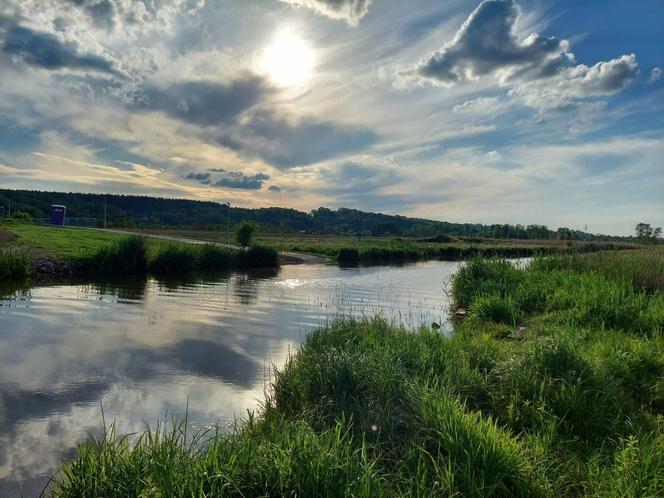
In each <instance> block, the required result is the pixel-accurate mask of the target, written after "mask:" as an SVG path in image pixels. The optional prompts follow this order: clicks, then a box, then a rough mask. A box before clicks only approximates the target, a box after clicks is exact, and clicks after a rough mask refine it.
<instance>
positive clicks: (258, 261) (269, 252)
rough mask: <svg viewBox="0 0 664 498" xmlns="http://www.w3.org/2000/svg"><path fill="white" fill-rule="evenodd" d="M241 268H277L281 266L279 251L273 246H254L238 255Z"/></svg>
mask: <svg viewBox="0 0 664 498" xmlns="http://www.w3.org/2000/svg"><path fill="white" fill-rule="evenodd" d="M237 258H238V265H239V266H240V268H244V269H247V268H276V267H278V266H279V253H278V252H277V250H276V249H274V248H273V247H266V246H252V247H250V248H249V249H247V250H245V251H240V252H239V253H238V255H237Z"/></svg>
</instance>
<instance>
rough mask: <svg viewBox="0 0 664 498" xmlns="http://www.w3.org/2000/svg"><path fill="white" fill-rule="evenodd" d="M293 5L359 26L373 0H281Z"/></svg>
mask: <svg viewBox="0 0 664 498" xmlns="http://www.w3.org/2000/svg"><path fill="white" fill-rule="evenodd" d="M281 1H282V2H286V3H289V4H291V5H298V6H303V7H308V8H310V9H313V10H315V11H317V12H319V13H321V14H323V15H325V16H327V17H329V18H331V19H338V20H343V21H346V22H347V23H348V24H350V25H351V26H357V24H358V23H359V22H360V19H362V18H363V17H364V16H365V15H367V13H368V12H369V7H371V4H372V3H373V0H281Z"/></svg>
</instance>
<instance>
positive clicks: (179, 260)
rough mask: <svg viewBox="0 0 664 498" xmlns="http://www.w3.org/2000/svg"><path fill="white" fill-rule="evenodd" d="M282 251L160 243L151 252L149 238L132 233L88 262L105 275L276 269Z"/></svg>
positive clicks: (88, 267) (89, 267)
mask: <svg viewBox="0 0 664 498" xmlns="http://www.w3.org/2000/svg"><path fill="white" fill-rule="evenodd" d="M277 266H279V254H278V253H277V251H276V250H275V249H273V248H269V247H262V246H252V247H250V248H248V249H246V250H243V251H233V250H231V249H229V248H226V247H222V246H218V245H215V244H205V245H188V244H171V245H162V244H160V245H159V246H158V248H157V249H156V251H151V249H150V245H149V242H148V240H147V239H145V238H143V237H140V236H131V237H128V238H126V239H123V240H120V241H118V242H115V243H114V244H112V245H109V246H107V247H103V248H102V249H100V250H99V251H98V252H97V253H96V254H95V255H94V256H93V257H91V258H89V259H88V260H86V261H85V262H84V268H85V269H86V270H87V271H88V272H90V273H98V274H102V275H144V274H146V273H148V272H150V273H154V274H157V275H173V274H180V273H192V272H196V271H205V270H215V271H226V270H230V269H235V268H238V269H250V268H274V267H277Z"/></svg>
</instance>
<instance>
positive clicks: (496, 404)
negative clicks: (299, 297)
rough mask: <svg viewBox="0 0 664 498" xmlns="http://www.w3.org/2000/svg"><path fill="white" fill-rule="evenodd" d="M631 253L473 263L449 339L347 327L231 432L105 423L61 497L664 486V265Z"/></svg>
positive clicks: (657, 257)
mask: <svg viewBox="0 0 664 498" xmlns="http://www.w3.org/2000/svg"><path fill="white" fill-rule="evenodd" d="M632 256H633V258H634V259H630V255H629V254H624V255H623V254H620V255H619V257H624V258H626V259H625V260H624V261H625V263H624V264H623V266H622V267H621V268H622V269H621V270H615V269H611V270H604V267H603V266H602V265H603V264H604V263H606V262H608V261H607V260H606V259H602V258H606V257H607V256H604V255H602V256H576V258H579V257H581V258H588V259H581V260H578V259H564V260H563V259H550V258H549V259H540V260H537V261H535V262H534V263H533V264H532V265H531V267H529V268H528V269H525V270H523V269H515V268H513V267H512V266H511V265H510V264H508V263H506V262H504V261H482V260H474V261H472V262H471V263H470V264H469V265H468V266H467V267H466V268H464V269H463V270H461V271H460V273H459V275H458V276H457V278H456V280H455V281H454V284H453V289H452V290H453V296H454V298H455V300H456V301H457V305H459V306H464V307H466V308H467V309H468V314H469V318H468V319H467V320H465V321H464V323H462V324H460V325H458V327H457V329H456V331H455V333H454V335H453V336H452V337H451V338H446V337H444V336H443V335H441V334H440V333H438V332H437V331H432V330H429V329H422V330H419V331H417V332H415V333H413V332H409V331H406V330H403V329H399V328H395V327H392V326H389V325H388V324H386V323H385V322H384V321H381V320H380V319H373V320H370V321H361V322H358V321H339V322H336V323H334V324H332V325H330V326H329V327H327V328H324V329H320V330H317V331H315V332H314V333H312V334H311V335H309V336H308V337H307V339H306V340H305V341H304V344H303V345H302V347H301V348H300V349H299V351H298V352H297V353H296V354H295V355H294V356H293V357H292V358H291V359H290V360H289V361H288V363H287V364H286V366H285V367H284V368H283V369H281V370H279V371H278V372H277V373H276V377H275V379H274V383H273V385H272V387H271V389H270V391H269V395H268V397H267V400H266V401H265V404H264V406H263V408H262V409H261V412H260V414H259V415H258V416H251V417H250V418H249V420H248V421H246V422H244V423H241V424H239V425H238V426H237V428H236V429H235V430H234V431H232V432H231V433H230V434H225V433H216V434H208V435H206V436H201V437H200V439H197V440H196V441H194V442H193V443H192V442H191V441H190V440H188V439H187V438H186V436H185V434H184V429H185V428H186V425H181V426H179V427H176V428H174V429H173V430H160V429H157V430H155V431H151V432H146V433H145V434H143V435H141V436H140V438H139V439H138V441H134V442H131V441H130V440H129V439H128V438H121V437H116V435H115V434H114V433H113V431H108V432H107V433H106V435H105V437H104V439H103V440H100V441H93V442H90V443H88V444H85V445H82V446H81V447H80V449H79V457H78V458H77V459H76V460H74V461H72V462H71V463H69V464H68V465H67V466H66V467H65V470H64V473H63V474H62V475H61V477H60V480H59V482H58V483H57V484H56V485H55V487H54V488H53V490H52V492H53V495H54V496H56V497H68V496H108V497H111V496H197V497H203V496H208V497H211V496H245V497H246V496H356V497H363V496H364V497H369V496H372V497H373V496H427V497H428V496H476V497H483V496H551V497H554V496H614V497H628V496H629V497H631V496H653V497H654V496H662V495H663V494H664V477H663V476H664V432H663V430H662V429H663V428H664V426H663V424H664V419H663V415H664V337H663V335H662V327H664V293H663V290H664V289H662V288H661V286H659V285H655V286H652V287H647V286H641V285H637V284H636V283H635V281H637V280H638V278H639V277H637V275H639V274H641V273H642V272H643V271H646V270H645V269H644V268H643V265H644V264H646V262H649V263H652V261H656V262H658V263H657V264H658V266H657V268H656V271H658V272H660V274H661V272H663V271H664V260H663V259H662V257H661V254H659V253H653V255H652V258H654V259H648V258H646V257H643V258H642V259H638V258H641V254H640V253H632ZM593 258H598V259H593ZM601 261H603V262H604V263H600V262H601ZM596 266H597V268H599V270H597V269H595V267H596ZM515 325H519V326H520V327H519V328H518V329H517V328H516V327H515Z"/></svg>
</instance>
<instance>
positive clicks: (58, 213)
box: [51, 204, 67, 226]
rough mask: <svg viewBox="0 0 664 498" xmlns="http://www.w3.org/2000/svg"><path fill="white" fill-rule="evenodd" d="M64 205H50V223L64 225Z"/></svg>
mask: <svg viewBox="0 0 664 498" xmlns="http://www.w3.org/2000/svg"><path fill="white" fill-rule="evenodd" d="M66 210H67V208H66V207H65V206H60V205H59V204H53V205H52V206H51V225H58V226H64V225H65V211H66Z"/></svg>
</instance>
